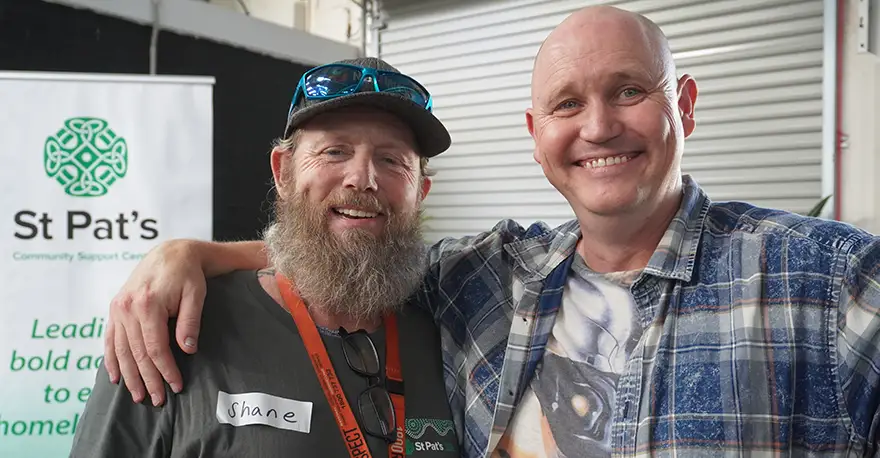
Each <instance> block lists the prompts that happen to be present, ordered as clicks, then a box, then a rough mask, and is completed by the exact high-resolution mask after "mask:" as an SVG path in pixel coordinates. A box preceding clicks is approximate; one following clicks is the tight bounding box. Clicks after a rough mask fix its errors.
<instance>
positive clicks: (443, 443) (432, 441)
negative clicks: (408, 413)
mask: <svg viewBox="0 0 880 458" xmlns="http://www.w3.org/2000/svg"><path fill="white" fill-rule="evenodd" d="M454 426H455V425H454V424H453V423H452V421H451V420H434V419H431V418H408V419H407V420H406V436H407V441H406V454H407V455H412V454H414V453H416V452H428V451H431V452H455V451H456V450H457V448H456V446H455V441H454V440H450V438H447V437H446V436H447V435H449V433H450V432H451V431H452V430H453V428H454Z"/></svg>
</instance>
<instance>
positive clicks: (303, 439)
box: [70, 271, 459, 458]
mask: <svg viewBox="0 0 880 458" xmlns="http://www.w3.org/2000/svg"><path fill="white" fill-rule="evenodd" d="M398 323H399V328H400V358H401V365H402V370H403V378H404V383H405V390H406V391H405V400H406V423H405V425H406V432H407V437H406V441H405V442H406V450H405V453H406V454H407V455H412V456H414V457H418V458H451V457H454V456H456V455H458V450H459V444H458V441H457V439H456V437H455V431H454V427H453V423H452V416H451V413H450V409H449V405H448V403H447V401H446V399H447V398H446V391H445V388H444V383H443V377H442V376H443V373H442V365H441V359H440V340H439V334H438V332H437V329H436V327H435V326H434V322H433V320H432V319H431V317H430V316H429V315H427V314H426V312H424V311H422V310H420V309H418V308H416V307H407V308H406V309H405V310H404V311H403V312H400V313H399V314H398ZM172 327H173V323H172ZM319 330H320V331H321V337H322V339H323V341H324V345H325V346H326V348H327V351H328V353H329V355H330V359H331V361H332V362H333V368H334V369H335V370H336V374H337V376H338V377H339V380H340V383H341V384H342V388H343V392H344V393H345V395H346V398H347V399H348V402H349V405H350V406H351V407H352V409H353V410H354V411H355V415H356V416H357V415H358V414H357V411H358V395H359V394H360V393H361V392H362V391H363V390H364V389H365V388H367V387H368V385H369V381H368V380H367V379H366V378H364V377H362V376H360V375H358V374H357V373H355V372H354V371H352V370H351V369H350V368H349V366H348V364H347V363H346V361H345V358H344V356H343V352H342V340H341V338H340V337H339V336H338V335H337V334H336V333H335V332H334V331H331V330H327V329H319ZM172 335H173V333H172ZM370 337H371V339H372V340H373V342H374V344H375V346H376V350H377V352H378V354H379V356H380V366H382V368H383V371H384V364H385V332H384V328H380V329H378V330H377V331H375V332H373V333H371V334H370ZM172 348H174V349H175V350H174V351H175V359H176V361H177V364H178V366H179V367H180V369H181V372H182V375H183V377H184V381H185V389H184V391H183V392H182V393H180V394H177V395H175V394H171V393H170V390H169V389H168V387H167V386H166V393H168V396H167V399H168V401H167V403H166V405H165V406H163V407H158V408H157V407H153V406H152V405H150V404H148V402H149V401H148V400H147V401H145V402H144V403H142V404H134V403H133V402H132V400H131V396H130V394H129V392H128V390H127V389H126V388H125V386H124V384H123V383H122V382H120V384H119V385H113V384H111V383H110V382H109V377H108V375H107V372H106V371H105V370H104V369H103V367H102V368H101V369H100V370H99V371H98V374H97V377H96V381H95V388H94V390H93V391H92V394H91V396H90V398H89V400H88V402H87V404H86V408H85V411H84V413H83V417H82V420H81V422H80V423H79V427H78V429H77V432H76V435H75V437H74V442H73V448H72V450H71V454H70V456H71V457H89V458H100V457H114V458H115V457H123V456H125V457H128V456H138V457H163V458H164V457H236V458H248V457H261V458H272V457H285V458H287V457H295V456H328V457H337V456H338V457H347V456H348V451H347V449H346V445H345V441H344V440H343V438H342V435H341V434H340V431H339V427H338V426H337V423H336V421H335V420H334V416H333V413H332V411H331V409H330V406H329V404H328V402H327V400H326V398H325V395H324V392H323V391H322V390H321V387H320V384H319V381H318V378H317V376H316V375H315V371H314V369H313V368H312V365H311V362H310V361H309V357H308V355H307V353H306V350H305V347H304V345H303V342H302V339H301V337H300V336H299V333H298V332H297V328H296V324H295V323H294V321H293V318H292V317H291V316H290V315H289V314H288V313H287V311H286V310H284V309H283V308H282V307H281V306H280V305H279V304H278V303H277V302H275V300H274V299H272V298H271V297H270V296H269V295H268V294H267V293H266V292H265V290H263V288H262V286H261V285H260V283H259V281H258V279H257V276H256V273H255V272H254V271H239V272H234V273H231V274H228V275H225V276H221V277H217V278H214V279H211V280H209V282H208V293H207V296H206V299H205V307H204V312H203V315H202V330H201V333H200V336H199V351H198V353H197V354H195V355H186V354H184V353H182V352H180V351H179V349H177V346H176V345H174V344H172ZM260 394H263V395H269V396H271V397H267V396H260ZM236 401H237V402H238V404H234V405H233V403H234V402H236ZM309 403H310V405H309ZM246 407H247V409H245V408H246ZM257 407H259V408H261V411H260V412H259V413H257V412H256V408H257ZM270 409H271V410H270ZM309 410H310V411H309ZM245 419H247V420H249V421H254V420H255V419H256V420H260V419H263V420H266V421H268V420H272V421H274V423H273V424H274V425H275V426H269V425H265V424H245V425H234V423H236V422H245ZM306 423H310V425H309V428H308V432H305V425H306ZM279 425H280V426H279ZM362 431H363V432H364V434H366V431H364V430H363V427H362ZM367 444H368V446H369V448H370V451H371V453H372V455H373V456H374V457H385V456H388V444H387V443H386V442H385V441H384V440H382V439H378V438H374V437H372V436H370V435H367Z"/></svg>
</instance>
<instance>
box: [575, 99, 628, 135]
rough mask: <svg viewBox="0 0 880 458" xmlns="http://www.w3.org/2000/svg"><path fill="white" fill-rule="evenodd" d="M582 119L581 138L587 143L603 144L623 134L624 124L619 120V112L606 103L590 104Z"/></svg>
mask: <svg viewBox="0 0 880 458" xmlns="http://www.w3.org/2000/svg"><path fill="white" fill-rule="evenodd" d="M582 118H583V123H582V124H581V128H580V138H581V140H583V141H585V142H589V143H594V144H603V143H607V142H608V141H610V140H613V139H614V138H616V137H618V136H620V135H621V134H622V133H623V124H622V123H621V122H620V120H619V119H617V111H616V110H615V109H614V108H613V107H610V106H608V103H606V102H601V101H597V102H594V103H590V104H588V105H587V106H586V107H585V108H584V111H583V114H582Z"/></svg>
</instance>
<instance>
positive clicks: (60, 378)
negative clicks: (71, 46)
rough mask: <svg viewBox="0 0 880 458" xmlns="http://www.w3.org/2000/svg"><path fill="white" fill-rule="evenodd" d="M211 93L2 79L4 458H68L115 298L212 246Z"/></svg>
mask: <svg viewBox="0 0 880 458" xmlns="http://www.w3.org/2000/svg"><path fill="white" fill-rule="evenodd" d="M213 82H214V81H213V78H183V77H146V76H122V75H90V74H52V73H49V74H47V73H28V72H24V73H15V72H13V73H2V72H0V313H2V317H0V387H2V388H0V456H2V457H4V458H19V457H21V458H25V457H28V458H31V457H36V458H55V457H66V456H68V453H69V450H70V445H71V443H72V439H73V434H74V430H75V428H76V425H77V423H78V422H79V421H80V418H81V413H82V410H83V407H84V405H85V401H86V399H87V398H88V396H89V393H90V391H91V387H92V385H93V384H94V380H95V371H96V369H97V367H98V366H99V365H100V364H102V358H101V356H102V353H103V335H104V330H105V326H106V323H107V321H106V317H107V310H108V306H109V304H110V300H111V299H112V297H113V295H114V294H115V293H116V292H117V291H118V290H119V287H120V286H121V285H122V283H123V282H124V281H125V279H126V278H127V276H128V274H129V273H130V272H131V269H132V268H133V267H134V265H135V263H136V262H137V261H138V260H139V259H140V258H141V257H142V256H143V255H144V253H146V252H147V251H148V250H149V249H150V248H152V247H153V246H154V245H156V243H158V242H160V241H162V240H166V239H169V238H177V237H191V238H200V239H210V238H211V229H212V227H211V226H212V224H211V220H212V214H211V203H212V202H211V199H212V124H213V121H212V109H213V108H212V91H213Z"/></svg>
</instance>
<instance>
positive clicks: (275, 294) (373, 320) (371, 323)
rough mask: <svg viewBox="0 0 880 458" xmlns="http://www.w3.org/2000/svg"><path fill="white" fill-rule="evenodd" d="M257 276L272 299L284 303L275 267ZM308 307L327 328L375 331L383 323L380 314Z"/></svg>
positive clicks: (314, 316) (310, 313)
mask: <svg viewBox="0 0 880 458" xmlns="http://www.w3.org/2000/svg"><path fill="white" fill-rule="evenodd" d="M257 277H258V278H259V280H260V285H261V286H262V287H263V289H264V290H266V293H268V294H269V296H271V297H272V299H275V302H277V303H278V304H279V305H283V304H284V299H283V298H282V297H281V290H280V289H278V282H277V281H276V280H275V269H265V270H261V271H259V272H258V273H257ZM307 308H308V310H309V315H311V316H312V321H314V322H315V325H316V326H321V327H323V328H327V329H332V330H336V329H339V328H340V327H341V328H345V330H346V331H348V332H354V331H357V330H358V329H363V330H364V331H366V332H373V331H375V330H376V329H379V326H380V325H381V324H382V317H381V316H378V315H377V316H374V317H369V318H352V317H350V316H347V315H344V314H338V313H328V312H326V311H325V310H324V309H322V308H321V307H320V306H316V305H315V304H309V306H308V307H307Z"/></svg>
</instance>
